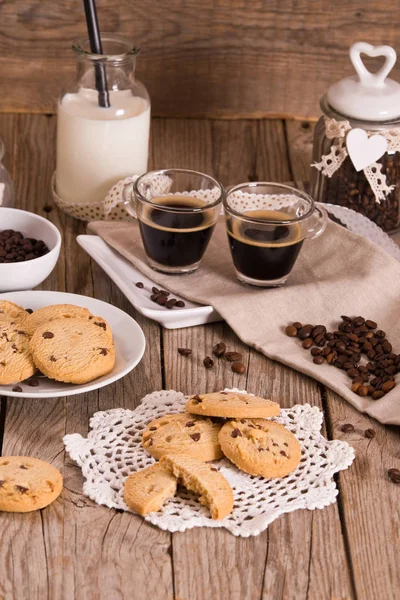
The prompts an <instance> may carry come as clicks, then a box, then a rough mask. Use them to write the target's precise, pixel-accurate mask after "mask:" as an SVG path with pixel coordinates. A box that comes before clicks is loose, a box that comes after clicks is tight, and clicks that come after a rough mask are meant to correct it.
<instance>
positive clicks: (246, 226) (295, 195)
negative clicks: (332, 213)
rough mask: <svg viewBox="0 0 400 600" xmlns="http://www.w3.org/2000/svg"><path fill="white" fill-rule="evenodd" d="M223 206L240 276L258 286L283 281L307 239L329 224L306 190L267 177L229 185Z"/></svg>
mask: <svg viewBox="0 0 400 600" xmlns="http://www.w3.org/2000/svg"><path fill="white" fill-rule="evenodd" d="M224 209H225V219H226V231H227V234H228V241H229V247H230V251H231V255H232V259H233V264H234V267H235V271H236V275H237V278H238V279H239V281H241V282H242V283H247V284H250V285H256V286H259V287H279V286H281V285H284V283H286V280H287V278H288V276H289V275H290V273H291V271H292V269H293V267H294V264H295V262H296V260H297V257H298V256H299V254H300V251H301V248H302V245H303V242H304V240H305V239H309V240H310V239H313V238H316V237H318V236H319V235H321V234H322V233H323V232H324V230H325V227H326V223H327V214H326V211H325V210H324V209H323V208H322V207H320V206H315V204H314V201H313V199H312V198H311V197H310V196H309V195H308V194H306V193H305V192H302V191H300V190H297V189H296V188H292V187H290V186H288V185H284V184H282V183H273V182H268V181H253V182H248V183H240V184H239V185H236V186H233V187H231V188H230V189H229V191H228V193H227V194H226V196H225V198H224Z"/></svg>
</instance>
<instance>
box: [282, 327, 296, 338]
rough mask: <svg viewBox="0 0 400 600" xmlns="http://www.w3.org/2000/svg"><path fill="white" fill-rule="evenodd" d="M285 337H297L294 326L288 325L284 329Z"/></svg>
mask: <svg viewBox="0 0 400 600" xmlns="http://www.w3.org/2000/svg"><path fill="white" fill-rule="evenodd" d="M285 331H286V335H288V336H289V337H296V336H297V329H296V327H294V325H288V326H287V327H286V330H285Z"/></svg>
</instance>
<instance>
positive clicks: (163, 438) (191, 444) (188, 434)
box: [142, 413, 222, 461]
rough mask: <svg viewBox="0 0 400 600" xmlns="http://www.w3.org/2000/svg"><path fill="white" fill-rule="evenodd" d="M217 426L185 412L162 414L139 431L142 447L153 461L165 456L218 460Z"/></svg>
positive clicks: (218, 425) (219, 426)
mask: <svg viewBox="0 0 400 600" xmlns="http://www.w3.org/2000/svg"><path fill="white" fill-rule="evenodd" d="M220 429H221V424H219V423H213V422H212V421H211V420H210V419H203V418H201V417H194V416H193V415H189V414H187V413H179V414H174V415H165V416H164V417H160V418H158V419H154V420H153V421H151V422H150V423H149V424H148V425H147V427H146V429H145V430H144V432H143V438H142V444H143V447H144V448H145V449H146V450H147V451H148V452H149V453H150V454H151V455H152V456H154V458H156V459H160V458H161V457H162V456H164V455H165V454H186V455H188V456H193V457H195V458H198V459H199V460H203V461H209V460H217V459H218V458H221V457H222V452H221V448H220V446H219V443H218V433H219V431H220Z"/></svg>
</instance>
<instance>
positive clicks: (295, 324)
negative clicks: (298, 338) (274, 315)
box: [292, 321, 303, 329]
mask: <svg viewBox="0 0 400 600" xmlns="http://www.w3.org/2000/svg"><path fill="white" fill-rule="evenodd" d="M292 325H293V327H296V329H301V328H302V327H303V325H302V324H301V323H299V322H298V321H295V322H294V323H292Z"/></svg>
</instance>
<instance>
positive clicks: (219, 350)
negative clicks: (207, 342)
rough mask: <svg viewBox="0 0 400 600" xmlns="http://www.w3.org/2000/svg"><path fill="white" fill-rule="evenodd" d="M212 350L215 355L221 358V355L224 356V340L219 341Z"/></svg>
mask: <svg viewBox="0 0 400 600" xmlns="http://www.w3.org/2000/svg"><path fill="white" fill-rule="evenodd" d="M212 351H213V354H214V355H215V356H217V357H218V358H221V356H223V355H224V354H225V351H226V346H225V344H224V342H218V344H215V346H213V349H212Z"/></svg>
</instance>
